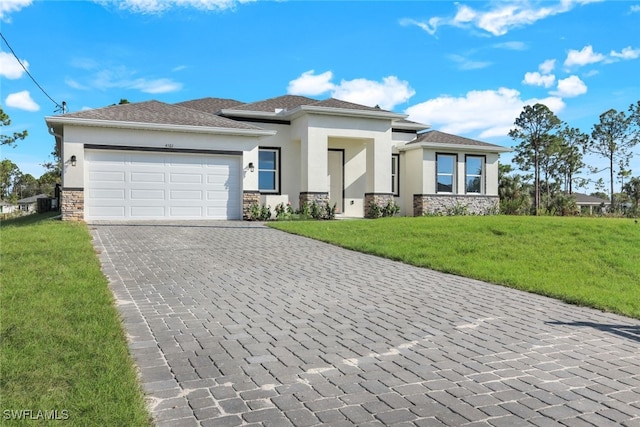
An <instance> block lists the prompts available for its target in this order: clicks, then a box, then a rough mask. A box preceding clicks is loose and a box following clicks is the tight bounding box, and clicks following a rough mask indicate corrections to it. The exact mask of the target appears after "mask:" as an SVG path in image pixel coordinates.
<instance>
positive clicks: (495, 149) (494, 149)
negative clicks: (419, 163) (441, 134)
mask: <svg viewBox="0 0 640 427" xmlns="http://www.w3.org/2000/svg"><path fill="white" fill-rule="evenodd" d="M419 148H430V149H449V150H455V151H460V150H464V151H469V152H470V151H480V152H483V153H487V152H488V153H509V152H511V151H513V150H512V149H511V148H507V147H501V146H499V145H488V146H485V145H471V144H441V143H430V142H419V143H412V142H409V143H407V144H405V145H402V146H400V147H398V151H411V150H417V149H419Z"/></svg>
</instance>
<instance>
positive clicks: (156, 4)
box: [94, 0, 254, 14]
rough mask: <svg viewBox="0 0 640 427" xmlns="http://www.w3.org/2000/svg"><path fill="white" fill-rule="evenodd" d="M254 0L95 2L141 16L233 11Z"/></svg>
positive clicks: (101, 0) (95, 0) (132, 0)
mask: <svg viewBox="0 0 640 427" xmlns="http://www.w3.org/2000/svg"><path fill="white" fill-rule="evenodd" d="M251 1H254V0H94V2H95V3H98V4H101V5H103V6H114V7H117V8H118V9H120V10H126V11H129V12H132V13H141V14H161V13H163V12H166V11H168V10H170V9H172V8H174V7H191V8H194V9H198V10H227V9H233V8H234V7H235V6H236V5H237V4H239V3H249V2H251Z"/></svg>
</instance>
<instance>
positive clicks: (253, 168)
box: [249, 162, 256, 172]
mask: <svg viewBox="0 0 640 427" xmlns="http://www.w3.org/2000/svg"><path fill="white" fill-rule="evenodd" d="M249 170H250V171H251V172H253V171H254V170H256V168H255V166H253V162H249Z"/></svg>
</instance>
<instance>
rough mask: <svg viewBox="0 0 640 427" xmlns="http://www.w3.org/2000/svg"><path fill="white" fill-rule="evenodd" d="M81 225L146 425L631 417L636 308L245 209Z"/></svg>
mask: <svg viewBox="0 0 640 427" xmlns="http://www.w3.org/2000/svg"><path fill="white" fill-rule="evenodd" d="M91 230H92V234H93V237H94V245H95V247H96V249H97V252H98V253H99V257H100V260H101V263H102V265H103V271H104V273H105V275H106V276H107V277H108V279H109V281H110V287H111V289H112V291H113V294H114V296H115V299H116V305H117V308H118V310H119V312H120V313H121V316H122V317H123V321H124V326H125V329H126V332H127V336H128V339H129V345H130V350H131V353H132V355H133V358H134V360H135V362H136V364H137V366H138V368H139V372H140V378H141V382H142V385H143V388H144V390H145V392H146V394H147V397H148V401H149V407H150V410H151V413H152V415H153V417H154V420H155V423H156V425H157V426H236V425H251V426H316V425H329V426H336V427H339V426H353V425H358V426H375V425H378V426H380V425H398V426H411V425H416V426H438V425H446V426H520V425H533V426H554V425H566V426H599V427H602V426H620V425H622V426H640V322H638V321H637V320H634V319H630V318H626V317H623V316H617V315H613V314H608V313H602V312H600V311H598V310H592V309H587V308H581V307H577V306H572V305H567V304H564V303H561V302H558V301H555V300H552V299H549V298H545V297H542V296H536V295H532V294H528V293H525V292H520V291H516V290H512V289H508V288H505V287H501V286H496V285H491V284H487V283H483V282H480V281H476V280H471V279H466V278H462V277H457V276H452V275H447V274H442V273H438V272H434V271H431V270H427V269H423V268H416V267H412V266H408V265H404V264H402V263H398V262H394V261H390V260H385V259H381V258H378V257H374V256H369V255H364V254H359V253H356V252H352V251H348V250H344V249H340V248H337V247H334V246H331V245H328V244H324V243H321V242H316V241H313V240H310V239H306V238H303V237H298V236H293V235H290V234H286V233H283V232H280V231H276V230H273V229H270V228H267V227H264V226H262V225H261V224H257V223H246V222H224V221H222V222H199V221H196V222H191V223H164V222H162V223H154V224H150V223H139V224H108V223H102V224H94V225H92V226H91ZM550 262H553V260H550Z"/></svg>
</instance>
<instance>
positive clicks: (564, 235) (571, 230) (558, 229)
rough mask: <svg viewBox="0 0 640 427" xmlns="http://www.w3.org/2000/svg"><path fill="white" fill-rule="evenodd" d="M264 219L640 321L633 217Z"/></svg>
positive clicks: (638, 247) (639, 227)
mask: <svg viewBox="0 0 640 427" xmlns="http://www.w3.org/2000/svg"><path fill="white" fill-rule="evenodd" d="M269 225H271V226H272V227H274V228H277V229H280V230H284V231H287V232H291V233H296V234H301V235H305V236H308V237H312V238H314V239H318V240H322V241H325V242H329V243H333V244H336V245H339V246H342V247H345V248H349V249H353V250H356V251H360V252H365V253H370V254H374V255H378V256H382V257H385V258H390V259H394V260H398V261H402V262H405V263H407V264H412V265H416V266H419V267H427V268H431V269H434V270H439V271H443V272H447V273H452V274H457V275H460V276H466V277H471V278H474V279H479V280H484V281H488V282H491V283H496V284H501V285H505V286H510V287H513V288H517V289H522V290H526V291H530V292H535V293H538V294H542V295H547V296H551V297H554V298H558V299H561V300H563V301H566V302H569V303H574V304H580V305H585V306H590V307H594V308H598V309H601V310H607V311H612V312H616V313H619V314H624V315H626V316H631V317H635V318H639V319H640V224H636V223H634V221H633V220H629V219H603V218H562V217H511V216H486V217H472V216H457V217H423V218H384V219H377V220H353V221H351V220H344V221H324V222H322V221H308V222H307V221H304V222H303V221H300V222H298V221H294V222H273V223H269Z"/></svg>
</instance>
